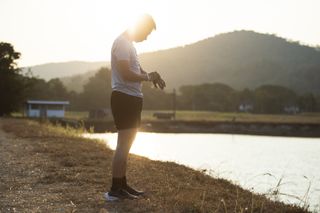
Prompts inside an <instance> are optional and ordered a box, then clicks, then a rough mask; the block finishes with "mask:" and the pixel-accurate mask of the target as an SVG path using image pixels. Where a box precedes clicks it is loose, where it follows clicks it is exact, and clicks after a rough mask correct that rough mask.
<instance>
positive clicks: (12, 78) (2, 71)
mask: <svg viewBox="0 0 320 213" xmlns="http://www.w3.org/2000/svg"><path fill="white" fill-rule="evenodd" d="M19 58H20V53H19V52H16V51H15V50H14V47H13V46H12V45H11V44H9V43H4V42H0V98H1V100H0V101H1V105H0V116H2V115H8V114H10V113H11V112H13V111H16V110H18V108H19V105H20V104H21V100H22V99H23V89H24V81H23V78H22V76H21V75H20V74H19V73H20V70H19V69H18V68H17V66H16V62H15V60H17V59H19Z"/></svg>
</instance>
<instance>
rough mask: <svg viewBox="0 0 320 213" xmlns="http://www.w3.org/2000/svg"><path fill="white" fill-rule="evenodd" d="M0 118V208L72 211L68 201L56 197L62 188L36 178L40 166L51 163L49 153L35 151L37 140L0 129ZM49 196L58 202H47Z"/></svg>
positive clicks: (0, 210)
mask: <svg viewBox="0 0 320 213" xmlns="http://www.w3.org/2000/svg"><path fill="white" fill-rule="evenodd" d="M3 122H4V120H3V119H0V162H1V168H0V191H1V194H0V202H1V203H0V212H44V211H46V210H48V211H50V210H53V209H55V211H60V212H66V211H72V209H74V204H73V203H72V202H71V201H68V200H65V201H62V200H61V199H59V197H60V196H61V193H62V192H59V191H56V190H52V188H48V187H47V186H46V185H43V184H41V183H40V182H39V180H41V178H42V177H43V176H44V175H45V171H44V170H43V169H42V168H44V167H49V166H50V164H51V163H52V162H50V161H51V160H50V159H49V157H48V156H47V155H44V154H41V153H37V151H36V150H35V146H36V145H37V143H35V142H34V141H33V140H32V139H24V138H18V137H16V136H14V135H13V134H10V133H6V132H5V131H3V129H2V126H3ZM57 198H58V199H57ZM50 200H51V201H53V200H60V202H58V203H57V202H56V203H50ZM61 204H63V208H61Z"/></svg>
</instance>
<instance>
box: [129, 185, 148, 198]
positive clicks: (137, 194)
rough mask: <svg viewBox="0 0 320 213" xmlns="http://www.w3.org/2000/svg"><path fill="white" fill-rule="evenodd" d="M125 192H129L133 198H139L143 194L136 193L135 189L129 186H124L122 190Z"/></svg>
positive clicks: (141, 192) (142, 192)
mask: <svg viewBox="0 0 320 213" xmlns="http://www.w3.org/2000/svg"><path fill="white" fill-rule="evenodd" d="M124 189H125V190H126V191H127V192H129V193H130V194H132V195H134V196H140V195H143V194H144V191H138V190H136V189H133V188H131V187H130V186H128V185H126V186H125V188H124Z"/></svg>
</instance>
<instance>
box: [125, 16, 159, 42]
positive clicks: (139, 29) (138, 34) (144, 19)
mask: <svg viewBox="0 0 320 213" xmlns="http://www.w3.org/2000/svg"><path fill="white" fill-rule="evenodd" d="M155 29H156V23H155V21H154V20H153V18H152V17H151V16H150V15H148V14H144V15H142V16H141V17H140V18H139V19H138V21H137V22H136V23H135V24H134V26H133V28H132V29H131V30H130V34H131V38H132V40H133V41H135V42H141V41H144V40H146V39H147V37H148V35H149V34H150V33H151V32H152V31H153V30H155Z"/></svg>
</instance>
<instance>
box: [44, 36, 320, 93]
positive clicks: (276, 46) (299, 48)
mask: <svg viewBox="0 0 320 213" xmlns="http://www.w3.org/2000/svg"><path fill="white" fill-rule="evenodd" d="M139 58H140V61H141V64H142V67H143V68H144V69H145V70H147V71H150V72H151V71H154V70H157V71H158V72H159V73H160V74H161V75H162V76H163V78H164V79H165V80H166V81H167V85H168V90H172V89H173V88H176V89H178V88H179V87H180V86H182V85H188V84H191V85H193V84H202V83H214V82H220V83H225V84H228V85H229V86H231V87H233V88H235V89H244V88H249V89H254V88H256V87H258V86H261V85H264V84H275V85H281V86H286V87H288V88H290V89H293V90H295V91H296V92H299V93H304V92H313V93H318V94H320V86H318V85H320V52H319V49H318V48H316V47H310V46H307V45H301V44H300V43H299V42H293V41H289V40H287V39H285V38H281V37H277V36H276V35H273V34H263V33H257V32H253V31H244V30H242V31H234V32H227V33H222V34H219V35H216V36H214V37H210V38H207V39H203V40H201V41H197V42H195V43H191V44H187V45H184V46H180V47H175V48H170V49H165V50H158V51H154V52H149V53H142V54H140V55H139ZM89 63H92V64H95V65H94V66H93V65H92V66H91V68H92V69H91V70H98V68H99V66H100V67H101V66H108V65H109V64H110V62H96V63H94V62H89ZM79 66H80V65H79ZM79 66H78V67H79ZM80 67H81V66H80ZM84 67H85V68H88V67H86V65H85V64H82V69H81V73H86V71H84V70H85V69H83V68H84ZM94 68H95V69H94ZM73 70H74V69H73ZM51 72H52V70H51ZM65 72H66V71H65ZM38 73H41V72H38ZM92 73H93V71H92V72H91V74H92ZM78 74H79V73H78ZM92 75H93V74H92ZM79 78H80V77H79V76H78V79H79ZM86 78H88V75H86ZM68 79H69V81H68ZM70 79H72V77H64V78H62V80H63V81H64V83H65V84H66V86H67V87H68V88H69V89H70V88H73V87H72V86H71V83H72V80H70ZM73 81H74V80H73ZM82 83H85V80H84V81H82ZM79 88H80V86H79V85H78V86H77V90H79Z"/></svg>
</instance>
